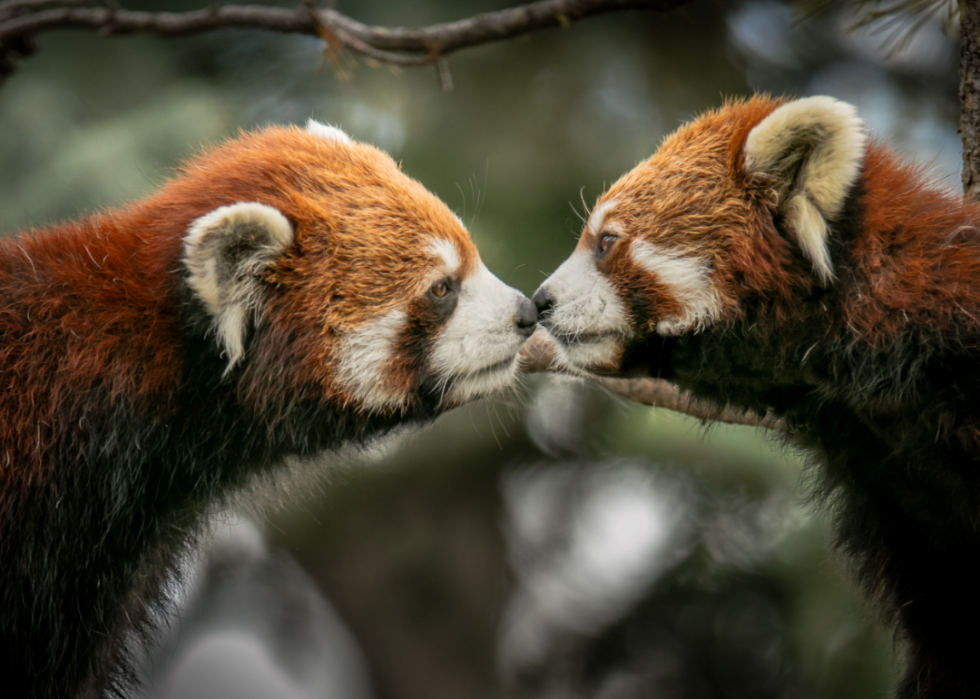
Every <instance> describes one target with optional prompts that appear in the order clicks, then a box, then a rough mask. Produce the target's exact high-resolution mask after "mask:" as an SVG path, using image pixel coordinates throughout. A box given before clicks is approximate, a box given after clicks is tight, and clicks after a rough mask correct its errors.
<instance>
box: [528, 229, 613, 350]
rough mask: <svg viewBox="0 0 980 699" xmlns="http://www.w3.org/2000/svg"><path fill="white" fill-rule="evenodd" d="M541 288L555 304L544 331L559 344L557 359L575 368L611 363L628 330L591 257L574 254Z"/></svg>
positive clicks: (580, 253)
mask: <svg viewBox="0 0 980 699" xmlns="http://www.w3.org/2000/svg"><path fill="white" fill-rule="evenodd" d="M593 215H595V213H593ZM542 287H544V289H545V290H546V291H547V292H548V294H549V295H550V296H551V298H552V299H554V301H555V305H554V310H553V311H552V314H551V317H550V319H549V321H548V326H547V327H548V331H549V332H550V333H551V334H552V335H553V336H555V337H556V338H557V339H558V340H559V342H558V343H557V346H558V350H559V354H560V355H561V356H560V359H561V360H563V361H565V362H566V363H568V364H570V365H572V366H579V367H589V366H594V365H598V364H605V363H608V362H611V361H613V360H614V359H615V358H616V354H617V352H618V350H619V347H620V344H621V342H622V339H623V338H624V337H625V336H627V335H628V334H629V332H630V328H629V323H628V321H627V314H626V308H625V306H624V305H623V302H622V300H620V298H619V295H618V294H617V293H616V290H615V288H614V287H613V285H612V284H610V283H609V280H607V279H606V277H605V276H603V275H602V274H601V273H600V272H599V270H598V269H596V266H595V260H594V258H593V257H592V255H591V254H589V253H588V252H586V251H583V250H579V251H576V252H575V253H573V254H572V256H571V257H569V258H568V259H567V260H565V262H564V263H562V265H561V266H560V267H559V268H558V269H556V270H555V272H554V274H552V275H551V276H550V277H548V279H547V280H546V281H545V283H544V284H542Z"/></svg>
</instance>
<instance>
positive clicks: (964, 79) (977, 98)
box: [960, 0, 980, 201]
mask: <svg viewBox="0 0 980 699" xmlns="http://www.w3.org/2000/svg"><path fill="white" fill-rule="evenodd" d="M960 138H961V139H962V141H963V196H964V198H965V199H967V200H970V201H977V198H978V194H980V1H978V0H961V2H960Z"/></svg>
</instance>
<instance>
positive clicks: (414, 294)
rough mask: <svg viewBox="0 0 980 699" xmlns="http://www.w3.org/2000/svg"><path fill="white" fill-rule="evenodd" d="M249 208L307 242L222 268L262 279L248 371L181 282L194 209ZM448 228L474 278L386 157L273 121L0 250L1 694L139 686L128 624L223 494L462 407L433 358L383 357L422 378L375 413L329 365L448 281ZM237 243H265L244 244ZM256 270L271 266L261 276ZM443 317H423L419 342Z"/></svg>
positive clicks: (414, 187)
mask: <svg viewBox="0 0 980 699" xmlns="http://www.w3.org/2000/svg"><path fill="white" fill-rule="evenodd" d="M243 202H251V203H259V204H263V205H266V206H267V207H273V208H275V209H277V210H278V211H279V212H281V213H282V214H283V215H284V216H285V218H286V219H287V220H288V221H289V223H290V225H291V227H292V230H293V236H292V238H293V239H292V242H291V243H289V245H288V248H287V249H286V250H285V251H281V250H279V249H278V248H277V249H276V251H275V252H276V255H278V257H276V258H275V260H274V261H273V262H271V263H269V265H268V266H266V263H265V262H263V264H262V266H253V267H248V268H247V269H245V271H242V269H239V268H237V267H234V266H233V263H230V262H229V263H228V264H229V270H230V271H228V273H229V274H232V275H234V274H240V275H242V279H238V278H236V279H235V281H233V282H226V283H228V284H230V285H233V284H241V285H244V287H245V288H247V289H248V290H249V291H250V292H251V291H253V290H254V291H255V295H256V296H255V298H256V303H258V304H259V308H258V310H256V311H255V317H253V315H248V317H247V318H246V319H244V321H243V326H242V328H241V332H242V337H241V341H242V346H243V351H244V355H243V356H242V357H241V359H242V361H241V362H240V363H237V364H234V363H230V362H229V359H228V352H226V351H225V350H227V347H226V346H225V345H223V344H222V342H223V340H219V338H218V337H217V336H216V334H215V332H214V323H215V317H214V316H215V312H214V311H213V310H211V309H209V308H208V307H207V305H206V304H207V303H208V302H207V300H206V299H205V298H203V296H202V295H201V294H200V292H199V290H198V289H197V288H196V287H193V285H192V284H191V282H190V281H189V277H190V276H191V275H192V274H194V271H193V269H192V268H191V267H190V266H189V265H188V264H187V261H186V259H185V255H187V254H189V253H188V252H187V249H185V239H186V238H187V234H188V230H189V228H190V227H191V226H192V224H193V223H194V222H195V221H197V220H198V219H199V218H200V217H202V216H204V215H206V214H209V213H210V212H213V211H214V210H216V209H218V208H219V207H224V206H230V205H233V204H237V203H243ZM245 208H248V207H245ZM237 210H238V211H241V210H242V207H238V208H237ZM258 210H261V209H258ZM276 220H278V219H276ZM243 231H244V232H243ZM247 231H248V228H247V227H245V228H244V229H240V230H239V234H240V235H242V236H246V235H247ZM259 237H260V236H254V237H253V240H252V241H251V242H252V243H254V244H255V246H257V247H260V248H261V247H262V245H265V243H264V242H263V243H260V241H259V240H258V238H259ZM436 239H443V240H445V241H449V243H450V244H452V245H454V247H455V249H456V252H457V254H458V258H459V261H460V265H459V269H458V271H457V272H456V274H455V277H454V282H455V283H458V282H461V281H462V280H464V279H466V278H467V276H468V275H470V274H472V273H473V272H474V271H477V270H478V269H479V258H478V254H477V251H476V249H475V247H474V246H473V243H472V242H471V241H470V239H469V236H468V234H467V233H466V231H465V230H464V228H463V226H462V224H461V223H460V222H459V220H458V219H457V218H456V217H455V216H454V215H453V214H452V212H450V211H449V209H447V208H446V206H445V205H444V204H442V203H441V202H440V201H439V200H438V199H437V198H436V197H435V196H433V195H432V194H430V193H429V192H428V191H426V190H425V189H424V188H423V187H422V186H421V185H420V184H419V183H417V182H415V181H414V180H411V179H410V178H408V177H407V176H405V175H404V174H403V173H401V171H400V169H399V167H398V166H397V165H396V164H395V163H394V162H393V161H392V160H391V159H390V158H389V157H388V156H387V155H385V154H384V153H382V152H381V151H378V150H376V149H374V148H372V147H370V146H366V145H363V144H348V143H343V142H338V141H334V140H330V139H329V138H324V137H322V136H320V135H316V134H310V133H307V132H306V131H303V130H300V129H296V128H270V129H266V130H263V131H260V132H257V133H252V134H242V135H241V136H240V137H239V138H238V139H236V140H234V141H231V142H229V143H227V144H224V145H221V146H217V147H215V148H211V149H209V150H207V151H205V152H203V153H202V154H201V155H199V156H198V157H197V158H195V159H193V160H191V161H190V162H188V163H187V164H186V165H185V166H184V168H183V169H182V171H181V172H180V173H179V174H178V176H177V177H176V178H174V179H173V180H172V181H170V182H169V183H168V184H166V185H165V186H164V187H163V189H162V190H161V191H160V192H159V193H158V194H156V195H154V196H151V197H149V198H148V199H145V200H143V201H140V202H136V203H134V204H132V205H130V206H127V207H125V208H122V209H119V210H114V211H108V212H106V213H103V214H100V215H97V216H93V217H91V218H89V219H86V220H84V221H81V222H78V223H67V224H64V225H61V226H53V227H51V228H48V229H46V230H40V231H33V232H31V233H30V234H25V235H22V236H21V237H19V238H15V239H7V240H3V241H0V299H2V303H0V379H2V383H0V390H2V391H3V398H2V400H0V674H3V676H4V678H5V680H6V681H7V683H8V685H9V686H11V687H18V686H23V687H25V688H26V689H25V691H26V692H27V694H25V696H30V697H36V698H43V699H55V698H57V699H61V697H68V696H71V697H79V698H80V697H101V696H103V695H104V692H106V691H108V690H110V689H112V690H116V691H119V692H121V691H123V690H124V689H127V688H126V679H127V675H126V667H127V666H126V659H127V656H128V654H129V653H131V652H132V651H133V650H134V647H133V645H132V643H131V641H132V640H133V638H130V636H129V634H132V633H133V632H134V631H136V632H138V631H139V630H141V629H145V624H146V623H147V621H148V611H147V610H148V608H149V606H150V605H152V604H155V603H157V602H158V601H159V598H160V595H161V594H162V592H161V590H162V587H161V586H162V584H163V581H164V580H165V579H166V577H167V576H168V575H170V574H171V570H170V567H171V566H172V565H173V563H174V560H175V558H176V556H177V554H178V553H179V552H180V551H181V550H182V548H183V547H185V546H187V545H188V543H189V541H190V538H191V537H192V536H193V533H194V532H195V531H196V530H197V528H198V527H199V525H200V524H201V521H202V520H203V518H204V517H205V515H206V511H207V510H208V508H209V507H212V506H213V505H214V504H215V503H219V504H220V503H221V502H222V498H224V497H225V496H226V494H227V493H228V492H230V491H232V490H234V489H235V488H237V487H240V486H241V485H242V484H243V483H245V482H247V480H248V479H249V478H250V477H251V476H252V475H253V474H255V473H257V472H259V471H265V472H267V471H271V470H272V469H274V468H276V467H279V466H281V465H282V464H283V463H284V462H285V461H286V460H287V458H288V457H290V456H301V457H302V456H312V455H314V454H319V453H322V452H323V451H325V450H329V449H335V448H338V447H340V446H342V445H347V444H360V443H364V442H365V441H368V440H370V439H373V438H376V437H378V436H379V435H382V434H384V433H386V432H388V431H390V430H391V429H394V428H395V427H397V426H400V425H403V424H406V423H410V422H422V421H425V420H429V419H432V418H434V417H435V416H436V415H438V414H439V413H440V412H442V411H443V410H445V409H446V408H447V405H448V403H446V402H439V395H438V391H437V389H438V388H439V386H437V385H436V378H435V377H434V376H432V371H430V370H428V369H426V371H428V373H427V374H426V373H423V371H422V369H421V368H420V366H419V365H420V363H422V361H423V360H424V358H425V357H424V355H423V356H422V358H421V359H420V358H419V356H414V357H412V358H411V361H409V359H406V358H399V359H405V361H404V362H402V363H401V364H399V363H398V362H395V361H393V362H392V365H393V367H394V368H393V370H392V367H386V369H389V371H387V372H386V373H384V377H385V378H384V380H387V381H388V382H390V383H391V384H392V385H393V386H397V387H401V388H403V389H405V390H406V393H405V394H404V397H405V400H404V401H403V403H402V404H400V405H398V406H396V407H385V408H377V407H374V408H372V407H371V406H365V405H364V404H363V403H361V402H359V399H358V398H357V397H355V396H353V395H351V393H349V391H350V390H351V389H349V388H347V387H345V386H344V385H341V384H340V382H339V381H338V379H337V376H338V366H339V363H340V361H341V360H340V358H339V357H338V355H339V354H341V353H340V352H338V351H337V350H338V349H339V345H340V341H339V340H338V338H339V337H341V336H342V335H344V334H345V333H348V331H351V330H354V329H357V328H360V327H362V326H364V325H365V324H367V323H369V322H370V321H372V320H373V319H375V318H378V317H380V316H382V314H385V313H387V312H388V311H390V310H391V309H392V308H394V307H395V306H396V305H398V306H407V307H408V308H409V310H411V309H412V308H415V307H416V306H414V305H413V304H412V301H413V300H415V299H417V298H418V297H420V296H421V295H423V294H426V293H427V292H428V289H429V288H430V286H431V285H432V284H433V283H434V282H436V281H438V276H439V275H445V274H446V272H445V270H444V269H443V268H444V263H443V260H442V259H441V258H439V257H437V256H436V254H435V253H434V252H433V251H432V250H431V249H430V246H431V244H432V243H433V242H434V241H435V240H436ZM286 240H288V238H287V239H286ZM283 242H285V241H283ZM229 245H238V246H239V247H240V248H242V249H243V250H245V252H242V253H241V254H243V255H254V254H255V249H254V248H253V247H250V244H249V242H248V241H247V239H246V238H244V237H243V238H242V239H241V240H237V239H232V240H231V242H229ZM239 252H240V251H239V250H238V248H234V249H232V250H231V252H228V251H223V252H221V254H222V255H226V256H227V257H228V258H229V259H232V258H233V257H234V255H237V254H239ZM235 259H237V258H235ZM265 259H266V258H263V260H265ZM220 261H221V263H226V262H227V260H225V259H224V258H222V259H221V260H220ZM206 264H212V265H217V264H218V261H217V260H214V259H207V260H205V261H204V263H202V265H206ZM205 268H206V266H205V267H202V269H205ZM256 269H262V270H264V277H262V278H261V279H254V278H252V277H248V276H247V275H250V274H253V271H254V270H256ZM226 271H227V270H226ZM246 277H247V278H246ZM223 283H225V282H223ZM501 287H502V288H506V287H503V285H502V284H501ZM235 288H236V290H240V289H241V288H242V287H241V286H238V287H235ZM528 303H529V302H528ZM423 305H424V304H423ZM442 308H444V309H445V308H448V307H447V306H442ZM518 310H519V309H518V294H517V292H516V291H515V292H514V313H517V312H518ZM451 312H452V311H451V310H450V311H449V313H450V314H451ZM502 312H503V311H501V313H502ZM249 313H250V314H251V313H252V311H251V308H250V309H249ZM420 313H421V311H420ZM444 316H445V313H444ZM442 320H443V321H445V320H446V318H445V317H443V318H442ZM413 321H414V319H413ZM514 322H515V323H518V324H519V326H520V328H521V329H522V331H521V334H524V332H523V331H524V330H528V331H529V326H530V324H533V320H529V319H528V316H527V314H525V316H521V318H520V319H519V318H517V317H516V316H515V319H514ZM228 327H231V326H228ZM517 327H518V326H515V330H514V333H515V334H514V338H515V341H516V340H517V338H518V331H517ZM412 328H414V325H413V324H412V323H406V329H405V332H406V333H407V332H409V331H410V330H412ZM442 328H443V326H441V325H437V324H433V325H432V326H431V327H430V328H429V330H430V331H431V332H430V333H429V334H428V335H426V336H425V337H424V338H423V339H424V341H425V342H427V343H430V344H424V343H421V344H419V347H417V348H416V349H418V350H419V353H424V351H425V350H427V348H428V347H430V346H431V343H432V342H433V336H437V335H438V333H439V332H440V330H441V329H442ZM525 336H526V335H525ZM396 347H398V348H399V349H401V347H402V345H400V344H397V343H396ZM515 352H516V349H515ZM419 353H417V354H419ZM368 373H370V372H368ZM379 373H380V371H379ZM423 382H429V383H425V384H424V385H423ZM430 384H431V385H430ZM15 691H19V690H15Z"/></svg>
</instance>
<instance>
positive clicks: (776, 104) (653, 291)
mask: <svg viewBox="0 0 980 699" xmlns="http://www.w3.org/2000/svg"><path fill="white" fill-rule="evenodd" d="M864 155H865V135H864V130H863V125H862V122H861V120H860V119H858V117H857V116H856V114H855V111H854V109H853V107H851V106H850V105H847V104H844V103H841V102H838V101H836V100H833V99H831V98H829V97H810V98H806V99H800V100H796V101H789V102H786V101H782V100H774V99H769V98H765V97H756V98H753V99H750V100H747V101H740V102H734V103H730V104H728V105H726V106H725V107H723V108H722V109H720V110H718V111H714V112H711V113H708V114H705V115H704V116H702V117H700V118H698V119H697V120H695V121H694V122H692V123H690V124H688V125H686V126H684V127H682V128H681V129H680V130H678V131H677V132H676V133H674V134H673V135H671V136H669V137H668V138H667V139H666V140H665V141H664V143H663V144H662V146H661V147H660V149H659V150H658V152H657V153H656V154H655V155H653V157H651V158H649V159H648V160H646V161H645V162H643V163H641V164H640V165H638V166H637V167H636V168H634V169H633V170H632V171H630V172H628V173H627V174H625V175H624V176H623V177H622V178H621V179H620V180H619V181H617V182H616V183H615V184H613V185H612V187H610V189H609V191H607V192H606V193H605V194H603V195H602V196H601V197H600V198H599V200H598V202H597V204H596V206H595V208H594V209H593V211H592V212H591V215H590V217H589V219H588V221H587V224H586V226H585V230H584V231H583V233H582V236H581V238H580V240H579V242H578V246H577V247H576V249H575V251H574V253H573V254H572V255H571V257H570V258H569V259H568V260H566V261H565V262H564V263H563V264H562V265H561V266H560V267H559V268H558V269H557V270H556V271H555V272H554V274H552V275H551V276H550V277H549V278H548V279H547V280H546V281H545V282H544V284H542V285H541V287H540V288H539V289H538V291H537V292H536V293H535V295H534V300H535V303H536V305H537V306H538V309H539V314H540V315H541V318H542V324H543V325H544V326H545V328H546V329H547V330H548V331H549V332H550V333H551V335H552V336H554V338H555V339H556V340H557V346H558V351H559V356H560V359H561V360H562V361H563V362H564V363H566V364H567V365H568V366H569V367H570V368H572V369H574V370H578V371H583V372H590V373H600V374H611V375H617V374H628V373H644V372H648V371H649V372H653V373H655V374H658V375H665V374H668V373H669V368H668V366H667V364H668V362H667V360H666V357H663V359H662V360H661V359H658V358H657V357H658V356H659V355H660V353H662V352H663V353H666V352H667V351H668V350H669V347H670V346H672V344H673V343H674V342H675V340H676V339H677V338H679V337H689V336H693V335H697V334H699V333H702V332H704V331H706V330H708V329H709V328H715V329H717V328H719V327H723V326H725V325H726V324H727V323H728V322H730V321H732V320H734V319H737V318H741V317H743V316H744V314H745V312H746V308H747V306H748V305H749V304H750V303H751V302H752V301H751V300H752V299H758V298H766V299H769V300H776V299H779V298H784V299H785V298H789V297H791V296H792V295H793V294H794V293H795V292H796V291H797V290H799V289H801V288H811V287H812V288H818V289H819V288H820V287H823V286H825V285H828V284H830V283H832V281H833V279H834V275H835V272H834V267H833V264H832V261H831V259H830V254H829V247H828V237H829V236H828V226H830V225H831V224H832V223H833V222H834V221H835V219H837V218H838V216H839V215H840V214H841V212H842V210H843V208H844V205H845V201H846V200H847V198H848V195H849V194H850V193H851V190H852V188H853V185H854V183H855V181H856V180H857V178H858V174H859V168H860V165H861V162H862V159H863V157H864Z"/></svg>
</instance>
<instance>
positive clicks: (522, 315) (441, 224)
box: [162, 122, 536, 415]
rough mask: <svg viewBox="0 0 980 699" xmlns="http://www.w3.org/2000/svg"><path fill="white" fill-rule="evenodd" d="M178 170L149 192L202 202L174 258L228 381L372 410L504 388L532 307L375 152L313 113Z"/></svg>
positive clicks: (407, 408) (439, 402) (437, 204)
mask: <svg viewBox="0 0 980 699" xmlns="http://www.w3.org/2000/svg"><path fill="white" fill-rule="evenodd" d="M186 173H187V175H186V177H185V178H183V179H181V180H178V181H177V182H175V183H174V184H172V185H171V187H170V188H169V189H168V190H167V191H165V192H164V194H163V195H162V196H164V197H169V198H170V199H179V200H180V201H181V203H182V205H183V208H190V209H198V210H200V208H201V207H207V208H210V209H211V210H210V211H209V212H208V213H206V214H204V215H201V216H199V217H197V218H196V219H195V220H193V221H192V222H191V223H190V225H189V226H188V228H187V233H186V236H185V237H184V243H183V244H184V265H185V268H186V275H187V276H186V278H187V283H188V285H189V286H190V288H191V289H192V291H193V294H194V295H195V297H196V298H197V300H198V301H199V302H200V304H201V305H202V306H203V307H204V309H205V311H206V313H207V315H208V317H209V319H210V323H209V325H210V329H211V330H210V332H212V333H213V337H214V341H215V343H216V345H217V347H218V348H219V349H220V351H221V352H222V353H223V354H224V356H225V358H226V365H225V369H224V371H225V373H226V374H229V375H230V374H232V373H234V372H236V371H238V372H240V373H241V374H242V376H243V377H244V380H246V381H248V382H252V383H263V382H267V381H273V382H276V383H281V382H286V383H287V384H294V385H295V386H297V387H298V386H300V385H303V386H306V387H308V386H310V385H317V386H319V387H320V389H321V390H322V391H323V393H324V395H326V396H328V397H330V398H333V399H335V400H337V401H338V402H340V403H341V404H342V405H344V406H346V407H349V408H352V409H354V410H357V411H359V412H375V413H380V414H386V415H399V414H403V413H405V412H412V411H414V410H417V409H418V408H419V406H420V405H421V404H423V403H425V404H428V405H429V406H430V407H431V409H433V410H441V409H445V408H448V407H452V406H456V405H459V404H462V403H465V402H467V401H470V400H473V399H475V398H478V397H480V396H485V395H488V394H490V393H493V392H494V391H498V390H500V389H502V388H505V387H507V386H509V385H510V384H511V383H512V382H513V380H514V378H515V376H516V373H517V369H518V351H519V350H520V348H521V346H522V345H523V343H524V341H525V340H526V339H527V337H528V336H529V335H530V333H531V332H532V330H533V328H534V325H535V322H536V313H535V310H534V307H533V305H532V304H531V302H530V301H529V300H528V299H527V298H525V297H524V296H523V295H522V294H521V293H520V292H518V291H516V290H515V289H512V288H510V287H508V286H506V285H505V284H504V283H503V282H501V281H500V280H499V279H497V278H496V277H495V276H494V275H493V274H491V273H490V271H489V270H488V269H487V268H486V266H485V265H484V264H483V262H482V261H481V260H480V256H479V253H478V252H477V250H476V248H475V246H474V245H473V243H472V241H471V240H470V237H469V235H468V233H467V232H466V229H465V228H464V226H463V224H462V223H461V222H460V220H459V219H458V218H457V217H456V216H455V215H454V214H453V213H452V212H451V211H450V210H449V209H448V208H447V207H446V206H445V205H444V204H443V203H442V202H441V201H440V200H439V199H437V198H436V197H435V196H434V195H432V194H431V193H430V192H428V191H427V190H426V189H425V188H424V187H422V186H421V185H420V184H419V183H418V182H415V181H414V180H412V179H410V178H409V177H407V176H406V175H404V174H403V173H402V172H401V170H400V169H399V167H398V165H397V164H396V163H395V162H394V161H392V160H391V158H390V157H388V156H387V155H386V154H384V153H382V152H381V151H379V150H377V149H375V148H373V147H371V146H368V145H364V144H359V143H355V142H354V141H352V140H351V139H350V138H349V137H348V136H347V135H346V134H344V133H343V132H342V131H340V130H338V129H335V128H333V127H327V126H324V125H322V124H318V123H316V122H311V123H310V125H309V127H308V129H307V131H301V130H299V129H295V128H294V129H281V128H273V129H267V130H265V131H262V132H258V133H255V134H249V135H245V136H243V137H242V138H241V139H239V140H237V141H235V142H232V143H231V144H227V145H225V146H222V147H220V148H218V149H216V150H213V151H211V152H208V153H206V154H204V155H203V156H201V157H199V158H198V159H197V160H195V161H194V162H192V163H191V164H190V165H188V166H187V168H186ZM204 180H206V182H204ZM215 182H217V183H218V185H217V187H216V186H215ZM216 190H217V191H216ZM202 198H204V201H196V200H199V199H202ZM215 203H219V204H221V206H213V205H214V204H215ZM188 204H190V206H189V207H188ZM249 344H250V345H251V346H250V347H249V346H248V345H249ZM272 356H274V357H276V358H277V359H276V360H275V362H270V361H268V360H267V359H266V358H268V357H272ZM284 356H285V357H289V358H290V359H289V360H288V361H286V365H287V366H288V367H289V369H288V371H287V372H286V373H285V374H283V373H282V365H283V361H284V360H283V357H284ZM273 368H274V369H275V370H276V371H277V373H278V374H279V375H278V376H275V377H270V376H267V375H264V374H263V372H264V371H266V370H269V371H271V370H272V369H273Z"/></svg>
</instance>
